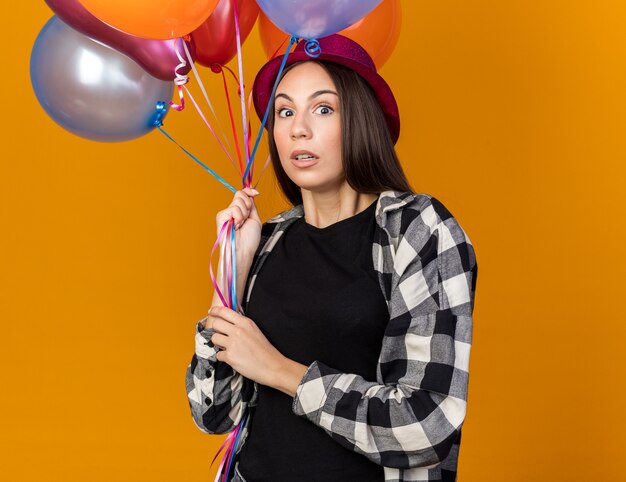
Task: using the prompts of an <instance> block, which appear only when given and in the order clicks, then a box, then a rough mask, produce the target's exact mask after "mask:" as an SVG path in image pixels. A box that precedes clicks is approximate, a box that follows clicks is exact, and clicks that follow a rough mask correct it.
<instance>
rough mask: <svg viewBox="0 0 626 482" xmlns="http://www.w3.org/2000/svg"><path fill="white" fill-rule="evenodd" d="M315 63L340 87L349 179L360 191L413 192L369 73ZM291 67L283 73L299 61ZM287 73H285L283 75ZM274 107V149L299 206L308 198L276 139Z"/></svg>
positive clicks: (281, 176)
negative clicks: (365, 75)
mask: <svg viewBox="0 0 626 482" xmlns="http://www.w3.org/2000/svg"><path fill="white" fill-rule="evenodd" d="M306 62H315V63H317V64H319V65H320V66H321V67H322V68H324V69H325V70H326V72H328V75H330V77H331V79H332V80H333V82H334V84H335V87H336V88H337V94H338V95H339V105H340V116H341V117H340V119H341V131H342V133H341V149H342V156H341V158H342V163H343V170H344V174H345V176H346V181H347V182H348V184H349V185H350V187H352V189H354V190H355V191H357V192H360V193H367V194H379V193H381V192H383V191H387V190H394V191H412V190H413V189H412V188H411V186H410V184H409V181H408V180H407V178H406V175H405V174H404V171H403V170H402V166H401V165H400V161H399V159H398V156H397V154H396V150H395V149H394V146H393V141H392V139H391V135H390V134H389V128H388V127H387V122H386V120H385V116H384V114H383V111H382V109H381V108H380V105H379V103H378V100H377V99H376V95H375V94H374V91H373V90H372V88H371V87H370V86H369V84H368V83H367V82H366V81H365V80H363V78H362V77H361V76H360V75H359V74H357V73H356V72H354V71H353V70H351V69H349V68H348V67H345V66H343V65H340V64H336V63H334V62H328V61H320V60H307V61H306ZM298 64H299V62H298V63H294V64H292V65H290V66H288V67H287V68H286V69H285V70H284V71H283V74H282V77H284V76H285V74H286V73H287V72H288V71H289V70H290V69H292V68H293V67H294V66H296V65H298ZM282 77H281V78H282ZM274 115H275V110H274V107H273V106H272V108H271V109H270V112H269V116H268V119H267V132H268V143H269V152H270V156H271V158H272V165H273V166H274V172H275V173H276V179H277V180H278V185H279V186H280V188H281V190H282V191H283V194H284V195H285V197H286V198H287V199H288V200H289V202H290V203H291V204H293V205H294V206H296V205H298V204H301V203H302V193H301V191H300V188H299V187H298V185H297V184H296V183H294V182H293V181H292V180H291V179H290V178H289V176H287V173H286V172H285V170H284V169H283V167H282V165H281V163H280V158H279V156H278V149H277V148H276V142H275V141H274Z"/></svg>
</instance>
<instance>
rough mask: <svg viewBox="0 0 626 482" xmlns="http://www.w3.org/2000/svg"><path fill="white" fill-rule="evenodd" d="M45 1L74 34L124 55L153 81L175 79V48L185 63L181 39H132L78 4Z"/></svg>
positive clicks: (70, 0) (76, 0)
mask: <svg viewBox="0 0 626 482" xmlns="http://www.w3.org/2000/svg"><path fill="white" fill-rule="evenodd" d="M45 1H46V3H47V4H48V6H49V7H50V8H51V9H52V10H53V11H54V13H55V14H56V15H57V16H58V17H59V18H61V20H63V21H64V22H65V23H66V24H68V25H69V26H70V27H72V28H73V29H74V30H77V31H79V32H80V33H82V34H84V35H87V36H88V37H91V38H92V39H94V40H97V41H99V42H102V43H104V44H106V45H108V46H109V47H112V48H114V49H115V50H117V51H119V52H121V53H123V54H125V55H127V56H128V57H130V58H131V59H133V60H134V61H135V62H137V63H138V64H139V65H140V66H141V67H142V68H143V69H144V70H145V71H146V72H148V73H149V74H151V75H152V76H153V77H156V78H158V79H161V80H173V79H174V78H175V77H176V74H175V72H174V70H175V69H176V66H177V65H178V64H180V63H181V62H180V60H179V59H178V56H177V55H176V49H175V47H174V45H175V44H176V48H178V51H179V52H180V54H181V55H182V57H183V58H184V59H186V55H185V50H184V47H183V45H182V42H183V40H181V39H176V40H153V39H145V38H141V37H136V36H134V35H130V34H127V33H125V32H122V31H121V30H117V29H116V28H113V27H111V26H109V25H107V24H106V23H104V22H103V21H102V20H100V19H98V18H97V17H95V16H94V15H92V14H91V13H90V12H89V11H87V9H86V8H85V7H83V5H82V4H81V3H80V2H79V0H45ZM129 1H132V0H129ZM187 47H188V48H189V51H190V52H189V53H190V54H191V56H192V58H193V56H194V54H195V51H194V48H193V44H192V43H190V42H187ZM189 70H191V65H189V62H187V65H186V66H185V67H184V68H181V69H179V70H178V73H180V74H183V75H184V74H186V73H187V72H189Z"/></svg>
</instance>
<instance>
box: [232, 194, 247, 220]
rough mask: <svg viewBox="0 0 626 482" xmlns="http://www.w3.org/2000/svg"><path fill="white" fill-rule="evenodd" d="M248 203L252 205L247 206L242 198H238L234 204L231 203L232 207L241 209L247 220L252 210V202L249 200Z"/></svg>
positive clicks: (234, 200)
mask: <svg viewBox="0 0 626 482" xmlns="http://www.w3.org/2000/svg"><path fill="white" fill-rule="evenodd" d="M248 202H249V204H250V205H248V204H246V202H245V201H244V200H243V199H242V198H240V197H238V198H235V199H233V202H232V203H230V205H231V207H238V208H239V209H241V212H242V213H243V215H244V216H245V217H246V218H247V217H248V213H249V212H250V209H251V208H252V201H251V200H250V199H248Z"/></svg>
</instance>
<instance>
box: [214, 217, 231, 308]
mask: <svg viewBox="0 0 626 482" xmlns="http://www.w3.org/2000/svg"><path fill="white" fill-rule="evenodd" d="M231 222H232V219H229V220H228V221H226V222H225V223H224V224H223V225H222V228H221V229H220V232H219V234H218V235H217V239H216V240H215V244H214V245H213V249H211V257H210V260H211V261H210V262H209V275H210V276H211V281H212V282H213V286H214V287H215V292H216V293H217V296H218V297H219V299H220V301H221V302H222V305H224V306H229V303H228V302H227V301H226V298H224V295H223V294H222V290H221V289H220V286H219V281H220V280H218V279H217V278H216V277H215V275H214V274H213V263H212V260H213V254H214V253H215V250H216V249H217V247H218V246H220V241H221V240H222V238H224V233H225V232H226V229H227V227H228V226H229V225H230V223H231ZM222 245H223V244H222ZM224 262H225V260H224V258H222V263H224ZM218 277H220V278H221V276H220V275H218ZM221 281H223V279H222V280H221Z"/></svg>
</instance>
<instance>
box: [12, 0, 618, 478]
mask: <svg viewBox="0 0 626 482" xmlns="http://www.w3.org/2000/svg"><path fill="white" fill-rule="evenodd" d="M2 9H3V13H2V19H1V21H2V29H1V32H2V33H1V35H2V45H3V51H4V52H5V53H4V56H3V60H2V64H3V67H2V71H3V75H2V83H3V85H2V87H3V89H2V91H3V92H4V93H5V96H4V100H3V103H4V107H5V108H4V109H3V116H2V121H1V122H2V125H1V131H0V132H2V139H3V144H2V149H3V155H2V162H1V163H0V169H1V171H0V223H1V225H0V229H1V236H0V256H1V257H2V260H1V268H0V276H1V278H0V281H1V284H2V286H1V293H2V303H1V306H0V310H1V311H0V317H1V320H2V334H1V336H0V343H1V345H0V348H1V349H0V370H1V374H0V375H1V378H0V379H1V380H2V395H1V396H0V416H1V417H2V420H1V424H0V427H2V428H1V429H0V474H1V475H0V478H2V480H7V481H12V482H20V481H55V482H56V481H58V482H61V481H63V482H73V481H94V482H96V481H109V480H119V481H128V482H140V481H141V482H143V481H145V482H161V481H162V482H171V481H182V480H185V481H208V480H210V477H209V473H208V467H209V463H210V461H211V458H212V457H213V454H214V453H215V450H216V449H217V447H218V446H219V444H220V443H221V441H222V437H217V436H216V437H212V436H207V435H204V434H202V433H201V432H200V431H198V430H197V429H196V427H195V426H194V425H193V422H192V420H191V417H190V415H189V409H188V405H187V399H186V396H185V388H184V375H185V369H186V367H187V364H188V362H189V360H190V358H191V355H192V352H193V336H194V325H195V321H196V320H197V319H199V318H200V317H201V316H203V314H204V312H205V311H206V309H207V307H208V305H209V302H210V298H211V282H210V278H209V274H208V263H209V252H210V247H211V245H212V243H213V241H214V239H215V233H214V215H215V212H216V211H217V210H218V209H221V208H222V206H225V205H226V204H227V202H228V200H229V198H230V195H229V192H228V191H226V189H224V188H223V187H222V186H221V185H219V184H218V183H217V182H216V181H214V180H213V179H212V178H211V177H210V176H209V175H208V173H206V172H205V171H203V170H202V169H201V168H200V167H198V166H197V165H196V164H195V163H193V161H191V159H189V158H187V157H185V156H184V154H182V152H180V151H179V150H178V149H177V148H176V147H175V146H174V145H173V144H171V143H170V142H169V141H167V140H166V139H165V138H164V137H163V136H162V135H160V134H159V133H158V132H155V133H152V134H150V135H148V136H146V137H144V138H141V139H139V140H136V141H133V142H127V143H121V144H99V143H95V142H90V141H86V140H82V139H80V138H78V137H75V136H73V135H71V134H69V133H67V132H65V131H63V130H62V129H61V128H59V127H58V126H57V125H56V124H54V123H53V122H52V121H51V120H50V119H49V118H48V117H47V116H46V114H45V113H44V112H43V110H42V109H41V108H40V106H39V105H38V103H37V101H36V99H35V97H34V95H33V93H32V90H31V87H30V81H29V73H28V65H29V55H30V50H31V47H32V44H33V42H34V40H35V37H36V35H37V34H38V32H39V30H40V29H41V28H42V27H43V25H44V23H45V22H46V20H47V19H48V18H49V17H50V16H51V12H50V10H49V9H48V8H47V7H46V5H45V3H44V2H43V1H41V0H38V1H36V2H30V1H29V2H21V3H20V2H5V3H4V4H3V7H2ZM403 9H404V10H403V30H402V33H401V37H400V41H399V44H398V46H397V48H396V50H395V53H394V55H393V57H392V59H391V60H390V61H389V62H388V63H387V65H385V67H384V68H383V70H382V73H383V75H384V76H385V77H386V78H387V79H388V80H389V82H390V83H391V84H392V86H393V88H394V90H395V93H396V95H397V98H398V101H399V104H400V107H401V113H402V123H403V124H402V136H401V139H400V142H399V144H398V151H399V154H400V157H401V159H402V160H403V163H404V166H405V168H406V170H407V172H408V173H409V176H410V179H411V181H412V183H413V185H414V187H415V188H416V190H418V191H421V192H427V193H430V194H432V195H434V196H436V197H438V198H439V199H440V200H441V201H442V202H443V203H444V204H445V205H446V206H447V207H448V208H449V209H450V210H451V211H452V213H453V214H454V215H455V216H456V217H457V219H459V221H460V222H461V224H462V226H463V227H464V229H465V230H466V232H467V233H468V235H469V236H470V238H471V240H472V242H473V243H474V245H475V248H476V252H477V256H478V262H479V278H478V290H477V298H476V309H475V312H474V314H475V317H474V323H475V328H474V345H473V349H472V360H471V381H470V392H469V406H468V416H467V419H466V423H465V426H464V431H463V444H462V448H461V456H460V471H459V480H461V481H464V482H471V481H481V482H486V481H520V482H521V481H524V482H528V481H544V480H545V481H581V482H582V481H585V482H587V481H595V480H626V475H624V469H623V467H622V464H623V461H624V460H626V449H625V444H624V429H626V423H625V422H624V418H625V417H624V399H625V395H626V390H625V383H624V380H625V376H624V370H625V368H626V361H625V359H624V351H625V350H624V340H625V338H626V328H625V323H624V322H625V321H626V320H625V319H624V310H623V308H620V306H621V304H620V303H621V302H622V300H623V295H624V291H625V290H624V279H625V276H624V275H625V274H626V269H625V268H626V266H625V261H624V256H623V249H624V248H623V243H624V239H625V238H626V228H625V227H624V208H625V207H626V202H625V201H624V198H623V197H622V196H623V192H624V179H625V176H624V174H625V168H624V162H625V160H626V135H625V128H626V121H625V117H626V95H625V93H624V92H625V88H624V86H625V85H626V6H625V4H624V3H623V2H622V1H620V0H606V1H603V2H597V1H596V2H593V1H590V0H576V1H564V0H559V1H556V0H555V1H545V0H527V1H485V0H482V1H480V0H467V1H457V2H450V1H442V0H437V1H431V0H419V1H418V0H403ZM244 56H245V58H244V61H245V65H246V72H247V75H246V78H247V79H248V81H250V80H251V78H252V74H253V73H254V72H255V71H256V70H257V69H258V67H259V66H260V64H261V63H262V54H261V47H260V42H259V40H258V33H257V32H256V31H255V32H253V33H252V35H251V37H250V40H249V41H248V42H247V43H246V44H245V48H244ZM202 72H203V74H204V76H203V78H204V79H205V80H206V83H207V84H208V85H209V86H211V87H210V88H211V91H212V92H213V93H214V94H213V99H214V100H215V101H216V102H217V101H218V100H220V99H222V98H223V94H222V90H221V87H220V84H219V83H218V79H217V77H216V76H215V75H213V74H212V73H210V72H209V71H208V70H203V71H202ZM217 104H218V111H219V112H220V113H221V115H222V116H223V117H222V118H223V119H224V122H226V110H225V107H224V105H223V103H222V102H221V101H220V102H217ZM165 127H166V128H167V129H168V131H169V132H170V133H172V134H173V135H174V136H175V137H177V138H178V139H180V141H181V142H182V143H183V144H184V145H185V146H186V147H188V148H190V149H191V150H192V152H195V153H197V154H198V155H199V156H200V157H201V158H202V159H204V160H205V161H207V162H208V163H209V164H210V165H211V166H213V167H215V168H216V169H218V171H220V172H221V173H223V174H225V175H226V176H227V177H228V178H229V180H230V181H231V182H233V183H235V182H236V175H235V172H234V170H233V169H232V168H231V167H230V166H229V164H228V163H227V161H226V160H225V159H224V158H223V156H221V155H220V154H219V151H218V150H217V149H216V148H215V142H214V141H213V140H212V139H211V138H210V135H209V133H208V131H207V130H206V128H205V127H204V126H203V125H202V124H201V122H200V120H199V118H198V117H197V115H196V114H195V113H194V112H192V110H191V109H187V110H186V111H185V112H183V113H176V112H171V113H170V114H169V116H168V117H167V119H166V126H165ZM259 164H260V163H259ZM260 190H261V192H262V194H261V196H260V198H259V203H260V206H261V210H262V214H263V217H264V218H267V217H268V216H269V215H270V214H273V213H275V212H276V211H278V210H279V209H281V208H283V207H284V206H285V205H284V203H283V202H282V201H281V200H280V199H279V197H278V195H277V192H276V189H275V185H274V183H273V180H272V178H271V176H270V175H266V176H265V177H264V178H263V180H262V182H261V184H260Z"/></svg>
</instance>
